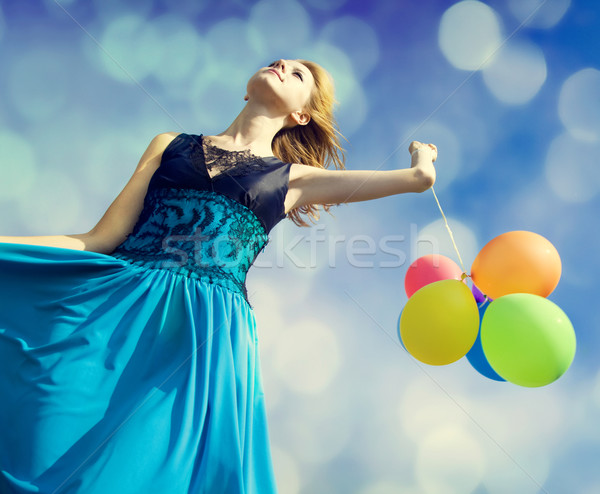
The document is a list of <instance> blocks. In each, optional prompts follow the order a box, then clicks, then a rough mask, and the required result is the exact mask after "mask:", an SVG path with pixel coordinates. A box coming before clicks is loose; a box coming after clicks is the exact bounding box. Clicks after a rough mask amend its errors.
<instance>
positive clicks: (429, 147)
mask: <svg viewBox="0 0 600 494" xmlns="http://www.w3.org/2000/svg"><path fill="white" fill-rule="evenodd" d="M417 149H424V150H426V151H428V150H431V152H432V158H431V161H432V162H434V161H435V160H436V159H437V147H436V146H435V144H424V143H422V142H419V141H413V142H411V143H410V146H408V152H409V153H410V154H411V155H412V154H413V153H414V152H415V151H416V150H417Z"/></svg>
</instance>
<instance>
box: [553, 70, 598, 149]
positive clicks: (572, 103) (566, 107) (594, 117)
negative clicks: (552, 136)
mask: <svg viewBox="0 0 600 494" xmlns="http://www.w3.org/2000/svg"><path fill="white" fill-rule="evenodd" d="M558 114H559V116H560V119H561V121H562V123H563V124H564V126H565V127H566V128H567V130H568V131H569V132H570V133H571V134H573V136H574V137H576V138H578V139H583V140H587V141H595V140H598V139H600V70H598V69H596V68H593V67H588V68H585V69H582V70H580V71H578V72H576V73H575V74H573V75H571V76H570V77H569V78H568V79H567V80H566V81H565V82H564V84H563V86H562V88H561V90H560V96H559V98H558Z"/></svg>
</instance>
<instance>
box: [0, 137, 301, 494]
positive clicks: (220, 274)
mask: <svg viewBox="0 0 600 494" xmlns="http://www.w3.org/2000/svg"><path fill="white" fill-rule="evenodd" d="M181 141H182V138H179V141H178V142H179V143H181ZM176 144H177V142H176ZM174 147H175V146H173V147H172V148H174ZM170 151H174V149H171V150H170ZM176 155H177V153H174V152H170V153H167V154H165V155H163V162H162V163H161V166H160V167H159V171H160V173H161V174H162V175H161V176H162V177H163V178H164V177H165V176H171V177H180V178H181V177H185V176H186V174H187V171H185V172H182V171H181V169H177V168H176V167H174V166H172V165H173V162H172V160H173V159H174V156H176ZM175 161H177V162H178V163H179V165H180V167H184V168H186V167H187V165H189V163H187V162H186V160H184V159H181V154H179V158H177V159H176V160H175ZM165 163H170V167H171V170H170V171H169V172H168V173H164V172H165V170H162V168H163V165H164V164H165ZM186 163H187V164H186ZM184 164H185V166H184ZM186 169H187V168H186ZM280 169H281V167H280V166H279V165H278V166H275V167H270V168H268V169H267V168H266V169H265V171H264V172H262V171H261V172H259V173H258V174H257V175H258V177H254V181H255V183H260V182H262V180H261V178H260V177H262V178H263V179H264V180H267V181H268V180H273V178H272V177H270V174H271V173H275V174H277V173H279V170H280ZM287 169H288V170H289V167H288V168H287ZM157 173H158V172H157ZM163 178H161V180H162V179H163ZM181 180H183V179H181ZM181 180H179V181H174V182H171V183H170V184H169V185H170V186H169V187H165V186H161V187H159V186H158V182H157V181H156V180H155V181H154V183H153V185H152V187H149V190H148V194H147V195H146V199H145V205H144V211H143V212H142V214H141V215H140V219H139V221H138V223H137V224H136V226H135V228H134V231H133V232H132V234H131V235H130V236H129V237H128V239H127V240H126V241H125V242H123V244H121V245H120V246H119V247H118V248H117V249H116V250H115V252H113V254H112V255H106V254H100V253H94V252H87V251H77V250H71V249H62V248H56V247H41V246H31V245H20V244H2V243H0V403H1V405H0V492H2V493H33V492H37V493H56V494H58V493H60V494H62V493H68V494H74V493H76V494H83V493H85V494H106V493H114V494H140V493H161V494H162V493H170V494H183V493H186V494H187V493H189V494H191V493H194V494H238V493H243V494H272V493H276V485H275V480H274V474H273V469H272V464H271V454H270V447H269V435H268V429H267V423H266V413H265V403H264V394H263V385H262V378H261V372H260V358H259V346H258V339H257V332H256V322H255V319H254V313H253V310H252V308H251V306H250V305H249V304H248V301H247V300H246V298H245V285H244V280H245V275H246V271H247V269H248V268H249V267H250V265H251V264H252V262H253V260H254V258H255V256H256V254H257V253H258V252H259V251H260V249H261V248H262V247H263V246H264V244H265V243H266V241H267V240H268V237H267V233H268V230H267V229H266V228H265V218H264V217H263V218H260V217H258V216H257V215H256V213H255V211H256V210H257V208H256V207H255V206H253V208H254V209H251V208H248V207H247V205H245V204H242V203H240V202H239V201H238V200H234V199H233V198H231V197H229V196H228V195H227V194H226V192H227V191H224V190H221V191H214V190H212V186H211V187H208V186H206V187H204V189H205V190H202V188H201V187H197V188H196V187H190V182H182V181H181ZM274 183H276V184H279V185H278V187H280V189H281V188H284V189H286V188H287V181H286V180H285V175H284V176H283V177H282V176H280V177H279V178H276V179H275V181H274ZM162 185H165V183H164V182H163V183H162ZM257 187H258V188H260V187H259V186H257ZM264 190H266V189H264ZM286 190H287V189H286ZM280 194H281V190H279V191H277V193H274V194H272V195H271V196H270V197H271V200H273V199H272V198H273V197H278V196H279V195H280ZM247 195H248V196H253V197H257V195H256V194H254V193H253V192H252V191H248V193H247ZM259 195H260V194H259ZM263 196H264V194H263ZM282 204H283V203H281V207H282ZM250 206H252V204H250ZM258 209H260V208H258ZM280 217H281V215H280V214H279V213H278V214H277V215H275V216H274V218H280ZM272 221H274V220H269V219H268V218H267V224H270V223H269V222H272ZM197 235H199V236H200V237H202V238H201V240H200V241H198V236H197ZM190 238H192V240H191V241H189V239H190ZM223 239H226V240H227V241H221V240H223Z"/></svg>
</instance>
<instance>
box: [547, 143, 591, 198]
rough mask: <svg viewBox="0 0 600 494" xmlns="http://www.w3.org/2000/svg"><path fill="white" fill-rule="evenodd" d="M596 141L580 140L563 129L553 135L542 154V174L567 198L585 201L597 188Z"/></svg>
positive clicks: (558, 192)
mask: <svg viewBox="0 0 600 494" xmlns="http://www.w3.org/2000/svg"><path fill="white" fill-rule="evenodd" d="M596 156H600V141H595V142H594V141H592V142H590V141H581V140H578V139H575V138H574V137H573V136H572V135H571V134H569V133H565V134H562V135H559V136H558V137H556V138H555V139H554V140H553V141H552V143H551V144H550V147H549V149H548V154H547V156H546V178H547V180H548V182H549V183H550V187H551V188H552V190H553V191H554V193H555V194H556V195H557V196H558V197H559V198H561V199H562V200H563V201H567V202H586V201H589V200H590V199H592V198H593V197H594V196H596V195H597V194H598V192H600V167H599V166H598V163H597V162H596V161H595V159H594V157H596Z"/></svg>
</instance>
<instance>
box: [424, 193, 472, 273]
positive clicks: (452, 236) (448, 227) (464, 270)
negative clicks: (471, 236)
mask: <svg viewBox="0 0 600 494" xmlns="http://www.w3.org/2000/svg"><path fill="white" fill-rule="evenodd" d="M431 192H433V197H435V202H437V205H438V208H440V213H442V218H444V223H445V224H446V230H448V233H449V234H450V240H452V245H453V246H454V250H455V251H456V255H457V256H458V260H459V262H460V267H461V268H462V270H463V279H465V278H467V277H469V275H468V274H467V271H466V269H465V266H464V264H463V261H462V258H461V257H460V252H458V247H457V246H456V242H455V241H454V235H452V230H450V226H449V225H448V220H447V219H446V215H445V214H444V210H443V209H442V206H441V205H440V201H439V200H438V198H437V195H436V193H435V190H434V189H433V187H431Z"/></svg>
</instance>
